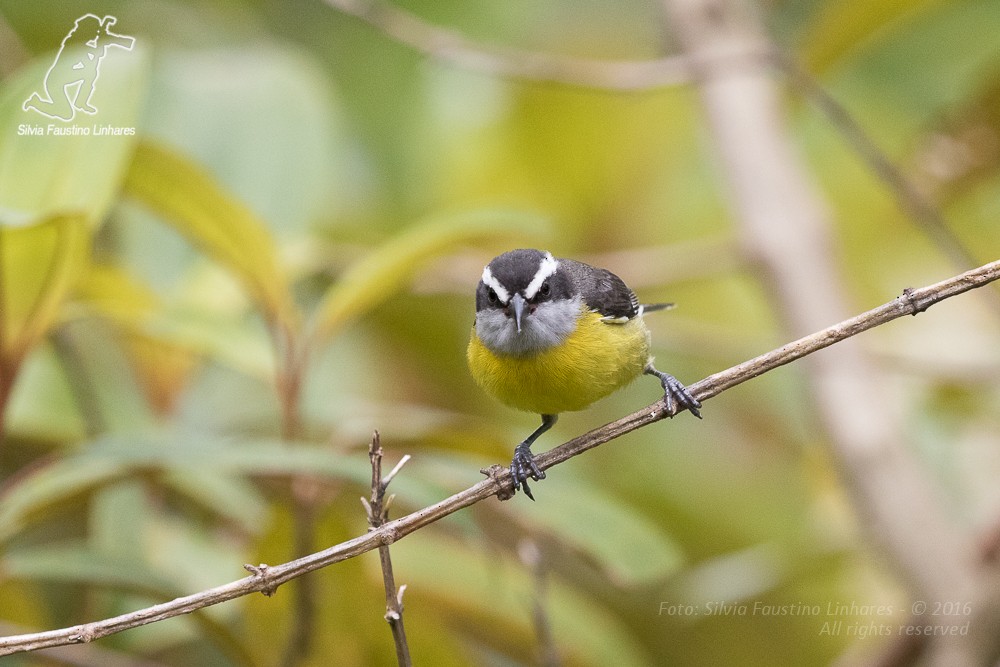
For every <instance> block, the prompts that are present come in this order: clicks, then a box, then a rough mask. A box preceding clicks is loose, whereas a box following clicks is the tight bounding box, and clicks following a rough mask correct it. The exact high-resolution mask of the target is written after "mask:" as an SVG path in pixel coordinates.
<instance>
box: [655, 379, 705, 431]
mask: <svg viewBox="0 0 1000 667" xmlns="http://www.w3.org/2000/svg"><path fill="white" fill-rule="evenodd" d="M646 373H647V374H649V375H655V376H656V377H658V378H660V384H661V385H662V386H663V403H664V405H665V406H666V409H667V411H668V412H671V413H672V412H673V409H674V401H677V404H678V405H679V406H680V408H679V409H678V412H680V411H681V410H688V411H690V413H691V414H693V415H694V416H695V417H697V418H698V419H701V411H700V410H699V408H700V407H701V402H700V401H698V399H697V398H695V397H694V395H693V394H692V393H691V392H690V391H688V388H687V387H685V386H684V385H683V384H681V382H680V380H678V379H677V378H675V377H674V376H673V375H670V374H669V373H663V372H661V371H658V370H656V369H655V368H653V367H652V366H649V367H648V368H646Z"/></svg>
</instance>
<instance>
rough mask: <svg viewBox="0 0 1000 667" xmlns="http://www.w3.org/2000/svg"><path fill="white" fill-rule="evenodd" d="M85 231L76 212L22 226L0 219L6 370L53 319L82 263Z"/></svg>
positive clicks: (0, 310)
mask: <svg viewBox="0 0 1000 667" xmlns="http://www.w3.org/2000/svg"><path fill="white" fill-rule="evenodd" d="M89 237H90V235H89V232H88V230H87V228H86V226H85V223H84V221H83V218H82V217H81V216H78V215H56V216H54V217H51V218H49V219H47V220H45V221H44V222H41V223H39V224H35V225H29V226H25V227H12V226H9V225H5V224H4V221H3V220H0V364H2V368H3V369H4V370H5V371H6V373H11V372H13V371H15V370H16V369H17V367H18V366H19V365H20V363H21V360H22V359H23V358H24V356H25V355H26V354H27V353H28V351H29V350H31V348H32V347H33V346H34V345H35V344H36V343H37V342H38V340H39V339H40V338H41V337H42V336H44V335H45V333H46V332H47V331H48V330H49V327H51V326H52V324H53V322H55V320H56V317H57V316H58V314H59V309H60V306H61V305H62V303H63V300H64V298H65V297H66V295H67V293H68V292H69V290H70V289H71V288H72V287H73V286H74V284H75V283H76V281H77V280H78V279H79V276H80V274H81V273H82V271H83V269H84V268H85V266H86V261H87V256H88V252H89V240H90V238H89ZM4 381H5V382H9V381H11V378H10V377H9V376H8V377H6V378H5V379H4Z"/></svg>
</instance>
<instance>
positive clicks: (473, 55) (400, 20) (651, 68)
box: [326, 0, 752, 92]
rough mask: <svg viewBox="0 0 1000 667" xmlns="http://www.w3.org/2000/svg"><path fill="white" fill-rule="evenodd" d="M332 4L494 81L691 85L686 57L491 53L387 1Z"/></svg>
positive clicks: (622, 88) (633, 88) (638, 88)
mask: <svg viewBox="0 0 1000 667" xmlns="http://www.w3.org/2000/svg"><path fill="white" fill-rule="evenodd" d="M326 3H327V4H328V5H330V6H331V7H333V8H334V9H338V10H340V11H342V12H344V13H345V14H350V15H351V16H354V17H356V18H359V19H361V20H362V21H365V22H366V23H368V24H369V25H371V26H373V27H374V28H376V29H378V30H379V31H381V32H382V33H384V34H386V35H387V36H389V37H391V38H392V39H394V40H396V41H397V42H399V43H401V44H406V45H407V46H410V47H412V48H413V49H415V50H417V51H419V52H421V53H423V54H425V55H427V56H430V57H432V58H434V59H436V60H439V61H443V62H447V63H454V64H456V65H458V66H459V67H462V68H463V69H467V70H470V71H474V72H484V73H486V74H490V75H492V76H497V77H503V78H511V79H521V80H526V81H540V82H546V83H557V84H563V85H569V86H581V87H585V88H594V89H600V90H611V91H617V92H645V91H649V90H653V89H658V88H666V87H669V86H677V85H681V84H684V83H688V82H689V81H690V80H691V68H690V65H691V63H690V61H689V59H687V58H685V57H683V56H668V57H664V58H658V59H655V60H620V61H606V60H592V59H583V58H575V57H572V56H561V55H557V54H552V53H540V52H532V51H521V50H518V49H511V48H505V47H500V46H490V47H487V46H484V45H482V44H479V43H477V42H475V41H474V40H470V39H468V38H466V37H464V36H462V35H461V34H459V33H457V32H455V31H453V30H448V29H447V28H442V27H440V26H436V25H434V24H432V23H429V22H427V21H425V20H423V19H422V18H420V17H419V16H417V15H416V14H413V13H412V12H408V11H406V10H404V9H401V8H399V7H396V6H394V5H392V4H390V3H388V2H382V1H381V0H326ZM744 55H752V54H744Z"/></svg>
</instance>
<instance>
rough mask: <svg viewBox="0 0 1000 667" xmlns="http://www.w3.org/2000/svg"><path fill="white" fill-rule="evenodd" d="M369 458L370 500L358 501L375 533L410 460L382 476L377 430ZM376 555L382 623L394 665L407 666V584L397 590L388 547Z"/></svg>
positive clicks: (384, 546) (384, 518)
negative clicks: (382, 603) (388, 632)
mask: <svg viewBox="0 0 1000 667" xmlns="http://www.w3.org/2000/svg"><path fill="white" fill-rule="evenodd" d="M368 458H369V460H371V463H372V496H371V500H365V499H364V498H361V504H362V505H364V506H365V513H366V514H367V515H368V530H378V529H379V527H380V526H382V525H384V524H385V522H386V520H387V519H388V518H389V506H390V505H392V499H393V496H389V497H388V498H386V497H385V491H386V489H387V488H388V487H389V483H390V482H392V479H393V477H395V476H396V474H397V473H398V472H399V471H400V469H401V468H402V467H403V466H404V465H406V462H407V461H409V460H410V455H409V454H407V455H406V456H404V457H403V458H402V459H400V461H399V463H397V464H396V467H395V468H393V469H392V471H391V472H390V473H389V474H388V475H386V476H385V477H382V444H381V439H380V438H379V434H378V431H375V433H374V434H373V435H372V443H371V445H370V446H369V447H368ZM378 556H379V561H381V564H382V581H383V583H384V584H385V620H386V621H387V622H388V623H389V629H390V630H392V640H393V642H394V643H395V644H396V662H397V663H399V667H410V665H412V664H413V661H412V660H411V659H410V646H409V644H407V643H406V629H405V628H404V627H403V592H404V591H406V585H405V584H404V585H403V586H401V587H400V588H399V589H398V590H397V589H396V579H395V577H394V576H393V574H392V558H391V557H390V556H389V545H388V544H383V545H380V546H379V548H378Z"/></svg>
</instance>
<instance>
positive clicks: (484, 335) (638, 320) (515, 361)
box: [466, 248, 701, 500]
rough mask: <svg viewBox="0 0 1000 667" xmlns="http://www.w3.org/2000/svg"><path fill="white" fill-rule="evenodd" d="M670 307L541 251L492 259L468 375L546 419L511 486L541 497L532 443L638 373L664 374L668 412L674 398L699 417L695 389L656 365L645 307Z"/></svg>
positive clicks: (523, 446)
mask: <svg viewBox="0 0 1000 667" xmlns="http://www.w3.org/2000/svg"><path fill="white" fill-rule="evenodd" d="M672 306H673V304H665V303H661V304H649V305H643V304H640V303H639V299H638V297H636V295H635V292H633V291H632V290H631V289H630V288H629V287H628V285H626V284H625V282H624V281H623V280H622V279H621V278H619V277H618V276H617V275H615V274H614V273H612V272H611V271H608V270H607V269H602V268H598V267H594V266H590V265H589V264H585V263H583V262H579V261H575V260H572V259H563V258H556V257H553V256H552V253H550V252H547V251H543V250H536V249H527V248H520V249H517V250H510V251H508V252H505V253H503V254H501V255H498V256H497V257H494V258H493V259H492V260H491V261H490V262H489V263H488V264H487V265H486V267H485V268H484V269H483V274H482V277H481V279H480V280H479V284H478V285H477V287H476V317H475V322H474V324H473V326H472V333H471V336H470V339H469V345H468V348H467V350H466V356H467V361H468V365H469V370H470V373H471V375H472V377H473V379H474V380H475V381H476V383H477V384H478V385H479V386H480V387H482V388H483V389H484V390H485V391H486V392H487V393H489V394H492V395H493V396H494V397H495V398H497V399H498V400H499V401H500V402H502V403H504V404H506V405H508V406H511V407H513V408H516V409H519V410H524V411H526V412H534V413H537V414H539V415H540V416H541V419H542V424H541V426H539V427H538V428H537V429H535V431H534V432H532V433H531V435H529V436H528V437H527V438H525V439H524V441H522V442H521V443H520V444H519V445H517V446H516V447H515V448H514V457H513V459H512V460H511V464H510V473H511V476H512V478H513V480H514V492H515V493H516V492H517V491H518V490H521V489H523V491H524V493H525V495H527V496H528V498H530V499H531V500H534V499H535V498H534V496H533V495H532V493H531V489H530V488H529V487H528V480H529V479H531V480H534V481H539V480H541V479H544V478H545V472H544V471H542V470H540V469H539V468H538V466H537V464H536V463H535V459H534V455H533V454H532V452H531V445H532V444H533V443H534V442H535V440H537V439H538V437H539V436H540V435H542V434H543V433H545V432H546V431H548V430H549V429H550V428H552V426H553V425H554V424H555V423H556V420H557V419H558V416H559V414H560V413H562V412H572V411H577V410H583V409H584V408H586V407H587V406H589V405H590V404H592V403H594V402H595V401H597V400H599V399H601V398H604V397H605V396H608V395H609V394H611V393H613V392H614V391H616V390H618V389H620V388H621V387H623V386H625V385H626V384H628V383H630V382H631V381H632V380H634V379H635V378H637V377H639V376H640V375H642V374H646V375H652V376H655V377H656V378H658V379H659V381H660V385H661V386H662V388H663V401H664V404H665V406H666V409H667V411H668V412H670V413H671V415H673V414H674V404H675V403H676V404H677V406H678V411H680V410H683V409H687V410H689V411H690V412H691V413H692V414H694V415H695V416H696V417H698V418H699V419H700V418H701V412H700V408H701V403H700V402H699V401H698V400H697V399H696V398H695V397H694V396H693V395H692V394H691V392H690V391H688V389H687V388H686V387H685V386H684V385H683V384H681V382H680V381H679V380H677V378H675V377H674V376H673V375H670V374H669V373H664V372H662V371H659V370H657V369H656V367H654V366H653V357H652V356H651V354H650V334H649V329H647V328H646V324H645V322H644V321H643V315H644V314H645V313H648V312H652V311H656V310H664V309H666V308H670V307H672Z"/></svg>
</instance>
